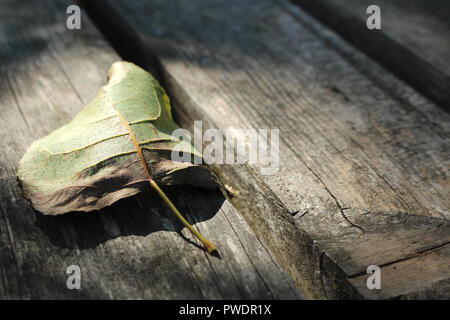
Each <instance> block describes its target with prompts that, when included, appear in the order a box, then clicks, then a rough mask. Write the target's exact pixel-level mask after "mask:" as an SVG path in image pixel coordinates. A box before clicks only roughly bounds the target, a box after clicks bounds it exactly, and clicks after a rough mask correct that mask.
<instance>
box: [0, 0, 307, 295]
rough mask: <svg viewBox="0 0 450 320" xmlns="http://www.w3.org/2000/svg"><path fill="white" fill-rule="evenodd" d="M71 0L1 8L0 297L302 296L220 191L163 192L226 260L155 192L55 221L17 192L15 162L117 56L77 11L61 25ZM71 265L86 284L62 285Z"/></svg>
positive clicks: (88, 94) (84, 97)
mask: <svg viewBox="0 0 450 320" xmlns="http://www.w3.org/2000/svg"><path fill="white" fill-rule="evenodd" d="M69 4H70V1H65V0H63V1H53V0H52V1H50V0H48V1H41V2H40V4H39V6H36V4H35V2H34V1H31V0H30V1H25V0H24V1H19V2H18V1H2V2H1V4H0V7H1V9H0V61H1V64H0V75H1V77H0V146H1V150H2V153H1V155H0V299H30V298H31V299H79V298H82V299H112V298H115V299H121V298H127V299H128V298H137V299H144V298H145V299H180V298H182V299H204V298H210V299H221V298H226V299H274V298H275V299H278V298H284V299H301V298H303V295H302V293H301V292H300V291H299V289H298V287H297V286H296V285H295V284H294V283H293V281H292V280H291V279H290V278H289V276H288V275H287V273H286V272H285V271H284V270H283V269H282V268H281V267H280V265H279V264H278V263H277V262H276V261H275V259H274V258H273V256H272V255H271V253H270V252H269V251H268V250H267V249H266V247H265V246H264V245H263V243H262V242H261V241H260V240H259V239H258V238H257V237H256V236H255V235H254V234H253V233H252V232H251V230H250V229H249V227H248V225H247V224H246V223H245V221H244V220H243V219H242V217H241V216H240V214H239V212H238V211H237V210H236V209H235V208H234V207H233V206H232V205H231V204H230V202H228V201H227V200H225V198H224V197H223V195H222V194H221V193H220V191H205V190H196V189H194V190H186V189H185V188H172V189H170V190H168V195H169V197H170V198H171V199H172V200H173V201H174V203H175V204H176V206H177V207H178V208H179V209H180V211H181V212H183V213H185V214H186V216H187V218H188V220H189V221H190V222H191V223H195V226H196V227H197V228H198V229H199V230H200V232H201V233H202V234H203V235H205V236H206V237H208V238H209V239H210V240H211V241H213V242H214V243H215V244H216V245H217V246H218V248H219V250H220V254H221V259H219V258H215V257H212V256H210V255H208V254H207V253H206V252H205V251H204V250H203V249H202V248H201V247H198V245H197V244H196V240H195V239H194V238H193V237H192V236H191V235H190V234H189V232H187V231H186V230H185V229H183V228H182V226H181V225H180V223H179V222H178V221H177V220H176V218H175V217H174V216H173V214H172V213H171V212H170V211H169V210H168V209H167V208H166V206H165V205H164V203H163V202H162V201H161V200H160V199H159V197H157V196H156V195H155V194H154V193H153V192H152V191H151V190H148V192H145V193H143V194H140V195H138V196H136V197H132V198H128V199H124V200H122V201H120V202H118V203H117V204H115V205H113V206H111V207H109V208H107V209H105V210H102V211H100V212H91V213H69V214H65V215H62V216H58V217H51V216H43V215H41V214H40V213H38V212H35V211H34V210H33V209H32V208H31V206H30V204H29V202H28V201H27V200H25V199H23V198H22V197H21V191H20V188H19V186H18V184H17V181H16V177H15V168H16V164H17V162H18V160H19V159H20V157H21V156H22V155H23V154H24V152H25V150H26V148H27V147H28V146H29V145H30V144H31V143H32V142H33V141H34V140H35V139H37V138H40V137H42V136H44V135H45V134H47V133H49V132H51V131H52V130H54V129H56V128H57V127H59V126H60V125H62V124H64V123H66V122H67V121H69V120H70V119H71V118H72V117H73V116H74V115H75V114H76V113H77V112H78V111H79V110H81V108H82V107H83V106H84V105H85V104H87V103H88V102H89V101H90V99H92V98H93V97H94V96H95V94H96V92H97V90H98V89H99V88H100V87H101V86H102V85H103V84H104V83H105V81H106V74H107V71H108V69H109V67H110V65H111V63H112V62H114V61H116V60H118V59H120V58H119V57H118V55H117V54H116V53H115V52H114V51H113V50H112V49H111V47H110V46H109V45H108V44H107V43H106V41H105V40H104V39H103V37H102V36H100V34H99V32H98V31H97V30H96V29H95V28H94V27H93V25H92V24H91V22H90V21H89V19H88V17H87V15H86V14H85V13H84V12H83V13H82V29H81V30H77V31H69V30H67V29H66V24H65V18H66V14H65V12H66V8H67V6H68V5H69ZM183 237H184V238H185V239H183ZM72 264H77V265H79V266H80V268H81V288H82V289H81V290H68V289H67V287H66V279H67V276H66V274H65V271H66V268H67V267H68V266H69V265H72Z"/></svg>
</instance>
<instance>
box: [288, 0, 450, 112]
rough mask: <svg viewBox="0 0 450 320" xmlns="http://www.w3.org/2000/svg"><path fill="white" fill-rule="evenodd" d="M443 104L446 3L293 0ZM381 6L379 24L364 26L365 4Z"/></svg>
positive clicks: (449, 45) (449, 9) (447, 77)
mask: <svg viewBox="0 0 450 320" xmlns="http://www.w3.org/2000/svg"><path fill="white" fill-rule="evenodd" d="M295 1H296V2H297V3H298V4H300V5H301V6H302V7H303V8H305V9H306V10H308V11H309V12H310V13H312V14H313V15H314V16H316V17H318V18H319V19H320V20H321V21H323V22H324V23H326V24H327V25H328V26H330V27H331V28H333V29H334V30H336V31H337V32H339V33H340V34H341V35H342V36H343V37H344V38H345V39H347V40H348V41H350V42H351V43H352V44H354V45H355V46H357V47H358V48H359V49H361V50H363V51H364V52H366V53H367V54H369V55H370V56H371V57H373V58H375V59H376V60H377V61H379V62H381V63H382V64H383V65H385V66H386V67H387V68H388V69H389V70H391V71H393V72H395V73H397V74H398V75H399V76H400V77H402V78H403V79H404V80H406V81H407V82H409V83H411V84H412V85H413V86H414V87H415V88H416V89H417V90H419V91H421V92H423V93H424V94H426V95H428V96H429V97H430V98H431V99H433V100H435V101H436V102H437V103H439V104H440V105H441V107H443V108H445V109H447V110H448V108H449V106H450V97H449V94H448V92H449V91H450V66H449V64H448V62H447V59H448V57H449V56H450V39H449V34H450V24H449V23H448V16H449V14H450V3H449V2H448V1H440V0H431V1H420V0H396V1H388V0H380V1H377V2H376V3H374V2H373V1H370V0H349V1H338V0H321V1H314V0H295ZM372 4H376V5H378V6H379V7H380V9H381V30H368V29H367V27H366V20H367V18H368V17H369V15H368V14H367V13H366V10H367V8H368V6H370V5H372Z"/></svg>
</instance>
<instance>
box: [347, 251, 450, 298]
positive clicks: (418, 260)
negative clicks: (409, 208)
mask: <svg viewBox="0 0 450 320" xmlns="http://www.w3.org/2000/svg"><path fill="white" fill-rule="evenodd" d="M445 265H447V268H442V266H445ZM448 266H450V246H449V245H444V246H442V247H439V248H437V249H435V250H432V251H430V252H427V253H425V254H421V255H418V256H417V257H415V258H412V259H408V260H404V261H400V262H397V263H393V264H390V265H387V266H384V267H382V268H381V289H382V290H368V289H367V286H366V285H365V282H366V279H367V275H364V276H358V277H355V278H352V279H351V280H350V282H352V283H353V284H354V285H355V287H357V288H358V290H359V291H361V293H362V295H364V296H366V297H370V298H371V299H386V298H389V296H386V295H385V293H386V292H389V293H390V294H391V295H393V296H394V297H395V296H396V294H397V295H398V296H400V297H401V296H402V295H404V291H407V292H409V293H411V294H412V297H413V298H415V299H423V298H426V297H427V295H426V293H424V292H421V291H422V289H423V287H424V286H426V287H429V288H431V290H434V291H436V292H435V293H434V296H436V297H439V296H440V297H446V296H447V295H448V292H445V291H443V290H446V289H448V287H449V283H448V282H449V281H450V268H448ZM398 288H402V291H398Z"/></svg>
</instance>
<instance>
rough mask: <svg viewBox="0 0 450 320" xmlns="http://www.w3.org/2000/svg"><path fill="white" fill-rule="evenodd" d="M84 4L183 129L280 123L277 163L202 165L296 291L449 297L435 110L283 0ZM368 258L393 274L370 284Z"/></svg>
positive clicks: (448, 233)
mask: <svg viewBox="0 0 450 320" xmlns="http://www.w3.org/2000/svg"><path fill="white" fill-rule="evenodd" d="M85 5H86V6H87V8H88V10H89V11H90V13H91V15H92V16H93V17H97V20H96V21H98V23H99V25H100V27H101V29H102V30H104V32H105V33H106V34H108V33H109V35H110V37H109V39H110V40H111V41H112V42H113V43H115V46H116V47H117V49H118V50H119V52H121V50H123V52H124V56H127V57H128V58H129V59H133V60H134V61H141V62H142V63H145V62H146V61H147V60H148V61H147V63H153V65H147V67H149V68H155V69H157V70H159V73H160V76H161V79H162V81H163V84H164V86H165V87H166V89H168V91H169V93H170V95H171V97H172V100H173V101H174V105H175V115H176V118H177V119H178V121H179V122H180V123H181V124H182V125H183V126H184V127H189V126H192V123H193V120H200V119H201V120H203V128H204V129H207V128H211V127H212V128H218V129H220V130H222V131H223V132H224V131H225V130H226V129H227V128H229V127H235V128H242V129H246V128H278V129H279V130H280V170H279V171H278V172H277V173H276V174H273V175H268V176H263V175H261V174H260V169H261V165H259V164H256V165H240V166H233V165H215V166H214V169H215V171H216V172H217V173H218V175H219V176H220V177H221V179H222V181H223V182H224V183H225V184H227V185H228V186H229V193H230V197H231V198H232V203H233V204H235V206H237V207H238V208H239V210H240V212H241V213H242V214H243V216H244V218H245V220H246V221H247V222H248V224H249V225H250V227H251V228H252V230H254V232H255V233H256V234H257V235H258V236H259V237H260V238H261V239H263V240H264V241H265V243H267V245H268V247H269V248H270V249H271V250H272V252H273V253H274V254H275V256H276V257H277V258H278V260H279V261H280V263H281V264H282V265H283V266H284V268H285V269H286V270H287V271H288V272H289V274H290V275H291V276H292V278H293V279H294V280H295V281H296V282H297V283H298V284H299V285H300V287H301V288H302V289H303V290H304V292H305V293H306V294H307V295H308V296H309V297H312V298H368V299H370V298H376V297H382V298H410V297H418V296H420V297H426V298H449V292H450V290H449V283H448V279H449V278H450V273H449V272H450V271H449V268H448V265H449V264H448V262H449V255H448V246H449V241H450V223H449V221H448V219H449V217H450V211H449V188H448V187H449V182H448V168H449V140H448V138H449V130H450V121H449V120H450V117H449V115H448V114H446V113H445V112H444V111H443V110H442V109H440V108H439V107H438V106H436V105H434V104H433V103H431V102H429V101H428V100H427V99H426V98H424V97H423V96H421V95H420V94H418V93H417V92H416V91H414V90H413V89H412V88H410V87H409V86H407V85H406V84H405V83H403V82H402V81H400V80H399V79H397V78H396V77H394V76H393V75H392V74H391V73H389V72H388V71H387V70H385V69H383V68H382V67H380V66H379V65H378V64H376V63H374V62H373V61H372V60H370V59H369V58H367V56H365V55H364V54H362V53H361V52H359V51H356V50H355V49H354V48H352V47H350V46H349V45H348V44H347V43H346V42H344V41H343V40H342V39H341V38H339V37H338V36H337V35H336V34H335V33H334V32H332V31H330V30H328V29H326V28H324V27H323V26H322V25H321V24H319V23H317V22H316V21H315V20H314V19H312V18H311V17H310V16H309V15H307V14H305V12H304V11H302V10H301V9H300V8H298V7H297V6H295V5H293V4H290V3H289V2H287V1H270V0H258V1H256V0H249V1H245V2H238V1H236V2H234V1H198V0H192V1H181V0H179V1H164V0H154V1H125V0H123V1H95V2H94V1H89V2H87V1H86V2H85ZM108 30H109V31H108ZM118 38H119V39H131V40H130V41H128V42H126V43H122V44H121V43H120V41H118V42H114V39H118ZM121 48H122V49H121ZM436 250H437V251H436ZM436 255H439V258H436V259H434V258H433V257H434V256H436ZM372 264H376V265H379V266H380V267H381V268H382V270H383V272H384V271H386V277H387V279H391V280H392V281H391V282H390V283H387V281H388V280H386V282H383V280H382V283H385V287H384V288H382V290H381V291H380V292H378V293H373V292H368V290H366V289H365V281H366V278H367V275H366V269H367V267H368V266H369V265H372ZM403 268H405V271H404V272H403V271H402V270H404V269H403ZM383 274H384V273H382V277H384V276H383Z"/></svg>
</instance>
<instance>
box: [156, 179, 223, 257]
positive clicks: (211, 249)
mask: <svg viewBox="0 0 450 320" xmlns="http://www.w3.org/2000/svg"><path fill="white" fill-rule="evenodd" d="M150 185H151V186H152V187H153V188H154V189H155V190H156V191H157V192H158V194H159V195H160V196H161V198H162V199H163V200H164V202H165V203H166V204H167V206H168V207H169V208H170V209H171V210H172V211H173V213H175V215H176V216H177V218H178V219H180V221H181V222H182V223H183V224H184V225H185V226H186V228H188V229H189V231H191V232H192V234H193V235H194V236H196V237H197V238H198V240H200V241H201V243H202V244H203V245H204V246H205V249H206V250H207V251H208V252H209V253H213V252H214V251H217V248H216V246H215V245H214V244H212V242H211V241H209V240H208V239H206V238H205V237H204V236H202V235H201V234H200V232H198V231H197V230H196V229H195V228H194V227H193V226H191V225H190V224H189V222H188V221H187V220H186V219H185V218H184V217H183V215H182V214H181V213H180V211H178V209H177V208H176V207H175V205H174V204H173V203H172V201H170V199H169V198H168V197H167V196H166V194H165V193H164V191H162V190H161V188H160V187H159V186H158V185H157V184H156V182H155V181H154V180H153V179H152V180H150Z"/></svg>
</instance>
